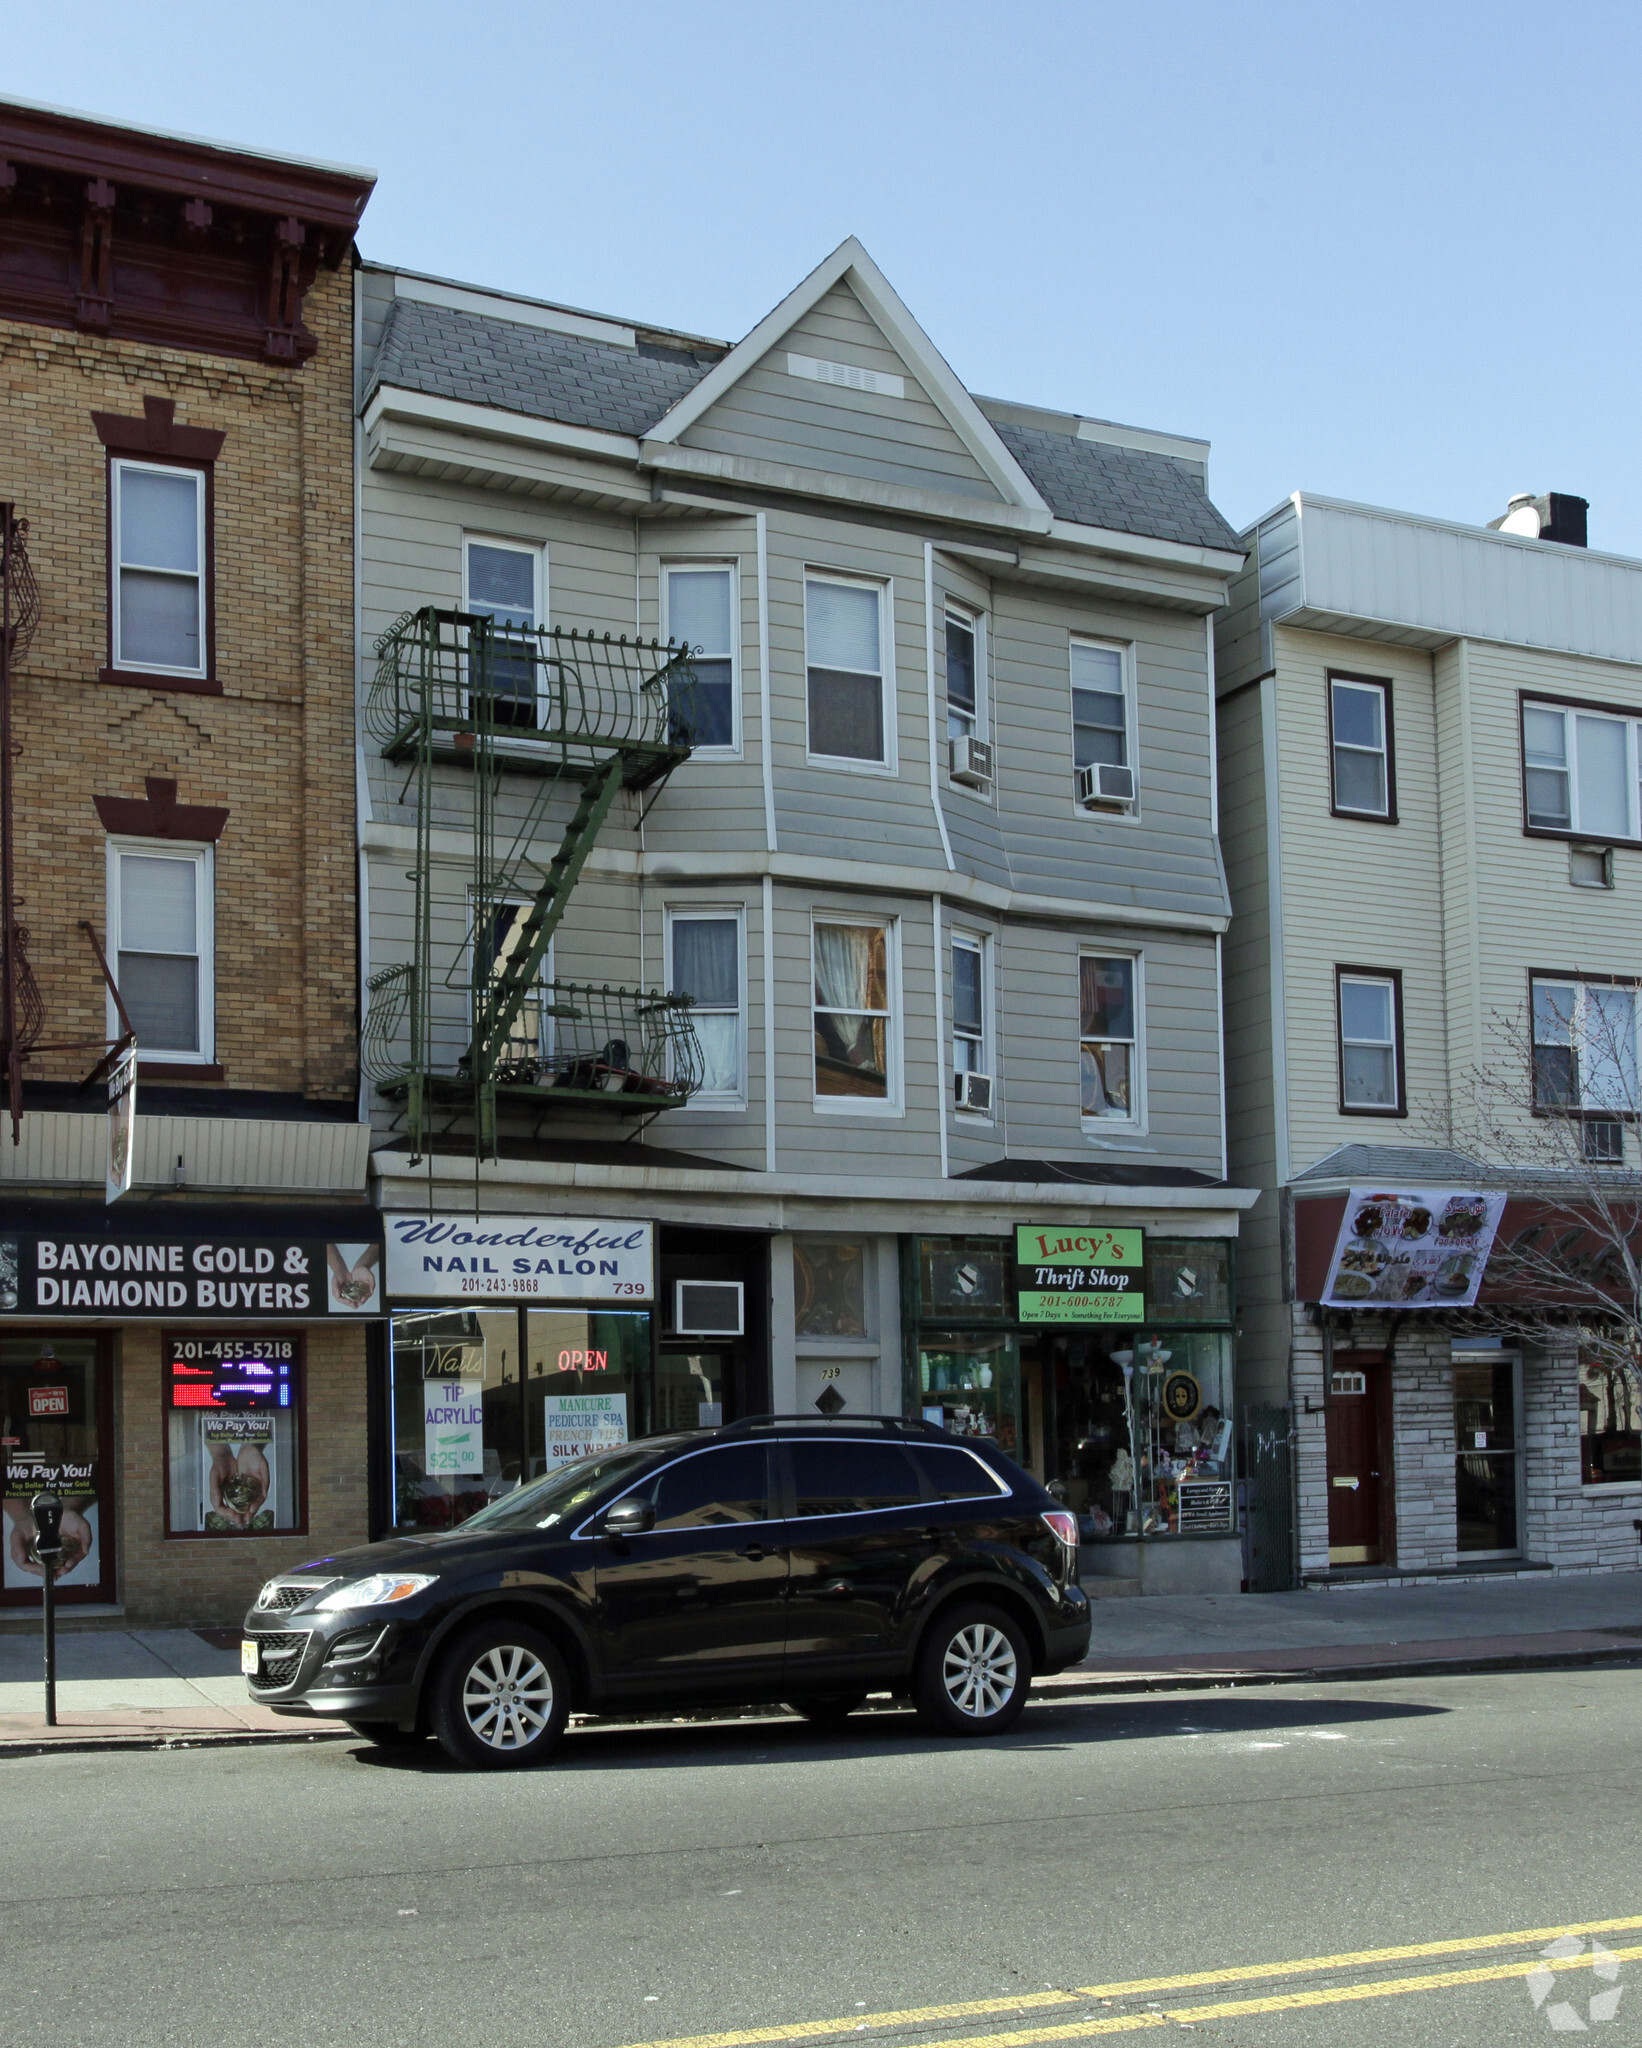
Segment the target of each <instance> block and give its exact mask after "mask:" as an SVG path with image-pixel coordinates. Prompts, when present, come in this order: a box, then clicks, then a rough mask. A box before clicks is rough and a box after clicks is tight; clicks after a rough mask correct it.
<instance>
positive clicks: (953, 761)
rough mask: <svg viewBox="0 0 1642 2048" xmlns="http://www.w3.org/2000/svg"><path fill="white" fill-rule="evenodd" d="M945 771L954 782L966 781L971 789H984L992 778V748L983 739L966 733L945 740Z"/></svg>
mask: <svg viewBox="0 0 1642 2048" xmlns="http://www.w3.org/2000/svg"><path fill="white" fill-rule="evenodd" d="M947 772H948V773H949V774H950V775H951V777H952V779H953V781H954V782H967V783H968V784H969V785H970V787H971V788H972V789H985V788H986V787H987V786H988V785H989V784H990V783H991V780H992V749H991V747H990V746H989V745H988V744H987V742H986V741H985V740H978V739H975V738H973V737H971V735H970V734H968V733H963V734H960V735H959V736H958V737H957V738H955V739H950V740H948V741H947Z"/></svg>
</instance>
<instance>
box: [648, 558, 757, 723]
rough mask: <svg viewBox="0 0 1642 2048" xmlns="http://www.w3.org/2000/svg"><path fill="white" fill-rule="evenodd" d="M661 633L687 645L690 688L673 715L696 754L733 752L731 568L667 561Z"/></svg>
mask: <svg viewBox="0 0 1642 2048" xmlns="http://www.w3.org/2000/svg"><path fill="white" fill-rule="evenodd" d="M662 588H663V604H664V614H665V615H664V619H663V627H664V632H665V636H666V637H667V638H668V639H670V640H682V641H683V642H684V643H685V645H686V646H687V647H688V648H689V649H690V655H691V663H690V665H691V667H692V668H693V669H694V671H695V687H694V689H693V691H692V692H691V698H690V702H689V704H688V705H687V706H686V705H682V704H680V705H675V707H674V720H675V723H676V724H677V725H679V726H680V727H682V728H685V729H686V730H687V734H688V737H689V739H690V740H691V742H692V744H693V745H694V748H695V750H696V752H697V753H701V752H703V751H707V750H711V751H715V752H718V753H725V754H730V753H735V752H737V751H738V750H739V748H740V745H741V736H740V732H739V729H738V728H739V724H740V721H739V719H738V717H737V715H736V713H737V698H738V696H739V692H738V690H737V688H736V656H735V644H736V631H735V613H736V605H735V571H734V569H733V568H731V567H730V565H729V564H728V563H725V562H679V563H671V564H669V565H668V566H667V567H666V568H665V569H664V570H663V571H662Z"/></svg>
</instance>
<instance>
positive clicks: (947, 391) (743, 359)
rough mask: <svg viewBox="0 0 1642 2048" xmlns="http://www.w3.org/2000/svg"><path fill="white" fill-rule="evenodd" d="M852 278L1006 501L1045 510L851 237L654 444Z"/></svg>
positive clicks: (682, 405) (693, 393)
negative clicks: (820, 302)
mask: <svg viewBox="0 0 1642 2048" xmlns="http://www.w3.org/2000/svg"><path fill="white" fill-rule="evenodd" d="M843 282H847V283H848V284H850V285H851V286H852V287H853V288H854V291H855V294H856V296H857V297H858V298H859V299H860V301H861V303H862V304H863V305H864V306H865V307H866V309H867V311H868V312H869V313H870V314H871V315H872V317H873V319H874V320H876V321H877V323H878V325H879V326H880V327H881V328H882V329H883V332H884V335H885V338H886V339H887V340H888V341H890V342H891V343H892V344H893V345H894V347H895V349H896V351H897V353H898V354H899V355H900V356H901V358H902V360H903V361H904V362H906V364H907V365H908V366H909V367H910V369H911V370H912V372H913V374H914V375H915V376H916V377H917V379H918V382H919V383H920V384H921V385H922V386H923V387H924V390H925V391H926V392H927V393H928V394H929V397H930V400H931V402H932V403H933V404H934V405H935V406H936V407H937V408H938V409H939V410H940V411H941V412H942V413H943V414H944V415H945V417H946V420H947V423H948V425H949V426H950V427H951V428H952V431H953V432H954V433H955V434H956V435H957V436H958V438H959V440H961V441H962V442H963V444H964V446H965V447H966V448H967V449H968V450H969V452H970V454H971V455H973V456H974V458H975V460H976V461H977V462H978V463H979V464H980V466H981V468H982V469H983V470H984V471H985V472H986V475H987V476H988V478H989V479H990V480H991V482H992V483H993V484H994V485H995V486H996V487H997V489H998V490H999V491H1000V492H1001V493H1002V494H1003V497H1004V499H1005V501H1006V502H1007V503H1008V504H1010V505H1014V506H1017V507H1019V508H1021V509H1023V510H1025V511H1031V512H1047V511H1048V509H1049V508H1048V506H1047V505H1046V504H1045V503H1044V501H1043V499H1042V497H1040V496H1039V494H1038V490H1037V487H1036V486H1035V485H1034V484H1033V482H1032V480H1031V478H1030V477H1028V475H1027V474H1026V472H1025V470H1024V469H1022V468H1021V466H1020V464H1019V463H1018V462H1017V461H1016V460H1015V458H1014V456H1013V455H1011V454H1010V452H1009V450H1008V449H1007V448H1006V447H1005V446H1004V444H1003V442H1002V440H1001V439H1000V438H999V436H998V434H997V431H996V430H995V428H994V427H993V425H992V422H991V421H990V420H989V419H988V418H987V417H986V415H985V413H983V412H982V411H981V409H980V407H979V406H978V405H977V404H976V403H975V401H974V399H973V398H971V397H970V395H969V393H968V392H967V391H966V390H965V389H964V387H963V385H962V384H961V383H960V382H959V381H958V378H957V377H956V375H955V374H954V373H953V370H952V367H951V365H950V364H949V363H948V362H947V361H946V358H945V357H944V356H943V355H942V354H941V352H940V350H939V349H937V348H936V346H935V344H934V342H932V341H931V340H930V338H929V336H928V335H927V334H926V333H925V332H924V330H923V329H922V328H921V327H920V326H919V325H918V322H917V321H916V320H915V319H914V318H913V316H912V314H911V312H910V310H909V309H908V307H907V305H906V303H905V302H904V300H903V299H902V298H901V296H900V294H899V293H898V292H897V291H896V289H895V287H894V286H893V285H892V284H891V283H890V281H889V279H888V278H887V277H885V275H884V273H883V272H882V271H881V270H880V269H879V268H878V266H877V264H876V263H874V262H873V260H872V258H871V257H870V256H869V255H868V254H867V252H866V250H865V249H864V248H863V247H862V246H861V244H860V242H859V241H858V240H857V239H856V237H855V236H854V235H851V236H850V237H849V238H848V240H847V241H843V242H840V243H839V245H838V247H837V248H836V249H834V250H833V252H832V254H831V255H830V256H829V257H827V259H826V260H825V262H823V263H820V264H818V265H817V266H816V268H815V269H814V270H812V271H811V272H810V274H809V276H808V277H806V278H805V279H804V281H803V283H802V284H800V285H798V286H797V287H796V288H795V289H794V290H792V291H790V292H789V293H788V294H787V296H786V297H785V298H784V299H783V300H782V301H781V303H780V305H778V306H777V307H776V308H775V309H774V311H773V312H770V313H766V314H765V316H764V318H763V319H762V320H760V321H759V323H758V325H757V326H756V327H755V328H754V329H753V331H752V332H751V333H750V334H749V335H747V336H746V338H745V339H744V340H742V341H739V342H737V343H736V345H735V347H734V348H733V349H731V351H730V353H729V354H728V355H727V356H726V357H725V358H724V360H723V361H722V362H720V363H715V364H714V366H713V368H712V369H711V370H709V371H708V373H707V375H706V376H705V377H703V378H702V380H701V382H700V383H699V384H697V385H695V386H694V387H693V389H691V390H690V391H687V392H686V393H685V395H684V396H683V397H682V398H681V399H680V400H679V401H678V403H677V404H676V405H675V406H673V408H672V409H671V410H670V411H669V412H668V413H667V414H665V415H664V417H663V418H662V419H661V421H660V422H659V423H658V424H657V425H656V426H655V427H654V428H653V429H652V430H651V434H650V439H651V440H653V441H662V442H669V443H670V442H676V441H677V440H678V437H679V436H680V434H682V433H684V432H686V431H687V430H688V429H689V428H690V427H692V426H693V425H694V424H695V422H696V421H697V420H698V419H700V418H701V416H702V414H703V413H705V412H706V411H708V410H709V408H710V407H712V406H714V405H716V404H717V403H718V401H719V399H721V398H722V397H723V396H724V394H725V392H726V391H728V390H729V389H730V388H731V387H732V386H733V385H735V384H737V383H739V382H740V380H741V378H742V377H743V376H744V375H745V373H746V372H747V371H748V370H750V369H751V368H752V367H753V365H754V364H755V363H757V362H761V361H762V360H763V358H764V357H765V356H766V355H768V354H769V352H770V350H771V349H772V348H774V347H775V345H776V343H777V342H779V341H780V340H781V338H782V337H783V335H785V334H786V333H787V331H788V330H789V329H790V328H791V327H792V326H793V325H794V323H795V322H797V321H799V320H801V319H802V318H803V317H804V315H805V314H806V313H807V312H809V310H810V308H811V307H812V306H814V305H815V304H817V302H818V301H819V300H821V299H822V298H824V297H825V296H826V294H827V293H828V292H830V291H831V290H832V288H833V286H834V285H836V284H839V283H843Z"/></svg>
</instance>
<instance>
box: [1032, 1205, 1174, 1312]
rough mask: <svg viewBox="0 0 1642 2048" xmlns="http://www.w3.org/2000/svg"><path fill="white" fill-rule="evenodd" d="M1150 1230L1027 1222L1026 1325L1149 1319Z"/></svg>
mask: <svg viewBox="0 0 1642 2048" xmlns="http://www.w3.org/2000/svg"><path fill="white" fill-rule="evenodd" d="M1145 1263H1146V1233H1145V1232H1144V1231H1143V1230H1108V1229H1106V1228H1105V1227H1104V1226H1103V1225H1102V1226H1096V1227H1094V1228H1089V1229H1079V1228H1078V1227H1076V1226H1068V1225H1065V1224H1048V1225H1039V1224H1036V1223H1022V1224H1019V1225H1017V1227H1016V1230H1015V1286H1016V1290H1017V1292H1018V1294H1019V1297H1020V1318H1021V1321H1022V1322H1023V1323H1139V1322H1144V1321H1145V1318H1146V1277H1145Z"/></svg>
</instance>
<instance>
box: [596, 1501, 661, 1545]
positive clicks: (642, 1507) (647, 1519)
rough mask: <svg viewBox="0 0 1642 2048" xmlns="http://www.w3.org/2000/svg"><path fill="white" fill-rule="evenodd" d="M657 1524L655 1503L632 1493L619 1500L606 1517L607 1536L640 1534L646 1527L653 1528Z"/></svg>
mask: <svg viewBox="0 0 1642 2048" xmlns="http://www.w3.org/2000/svg"><path fill="white" fill-rule="evenodd" d="M655 1526H656V1510H655V1506H654V1504H653V1503H652V1502H650V1501H647V1500H639V1499H637V1498H636V1497H635V1496H634V1495H632V1494H629V1495H628V1496H627V1498H626V1499H625V1500H619V1501H617V1503H616V1505H615V1506H614V1507H613V1508H612V1509H611V1510H610V1512H609V1513H608V1514H607V1515H606V1516H605V1518H604V1533H605V1535H606V1536H639V1535H642V1534H643V1532H644V1531H645V1530H646V1529H653V1528H654V1527H655Z"/></svg>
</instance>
